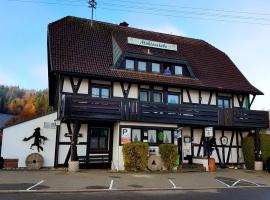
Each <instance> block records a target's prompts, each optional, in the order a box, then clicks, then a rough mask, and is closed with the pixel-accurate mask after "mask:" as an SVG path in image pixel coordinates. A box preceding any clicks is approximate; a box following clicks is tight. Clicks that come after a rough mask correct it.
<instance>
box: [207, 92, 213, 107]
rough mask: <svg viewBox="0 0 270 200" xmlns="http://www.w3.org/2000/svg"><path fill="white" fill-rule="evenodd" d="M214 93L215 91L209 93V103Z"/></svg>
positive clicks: (209, 103)
mask: <svg viewBox="0 0 270 200" xmlns="http://www.w3.org/2000/svg"><path fill="white" fill-rule="evenodd" d="M213 93H214V92H213V91H211V92H210V94H209V99H208V105H211V102H212V96H213Z"/></svg>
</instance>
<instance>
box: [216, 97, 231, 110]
mask: <svg viewBox="0 0 270 200" xmlns="http://www.w3.org/2000/svg"><path fill="white" fill-rule="evenodd" d="M217 106H218V107H219V108H230V98H228V97H218V99H217Z"/></svg>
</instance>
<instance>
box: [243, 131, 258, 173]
mask: <svg viewBox="0 0 270 200" xmlns="http://www.w3.org/2000/svg"><path fill="white" fill-rule="evenodd" d="M242 151H243V155H244V160H245V164H246V168H247V169H254V161H255V153H254V152H255V147H254V138H253V137H252V136H248V137H245V138H243V140H242Z"/></svg>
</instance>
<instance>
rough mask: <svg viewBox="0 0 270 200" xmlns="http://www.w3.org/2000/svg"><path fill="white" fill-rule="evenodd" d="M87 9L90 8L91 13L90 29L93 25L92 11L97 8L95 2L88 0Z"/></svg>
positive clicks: (94, 0)
mask: <svg viewBox="0 0 270 200" xmlns="http://www.w3.org/2000/svg"><path fill="white" fill-rule="evenodd" d="M88 7H89V8H91V11H92V13H91V27H92V25H93V15H94V9H96V8H97V2H96V0H89V1H88Z"/></svg>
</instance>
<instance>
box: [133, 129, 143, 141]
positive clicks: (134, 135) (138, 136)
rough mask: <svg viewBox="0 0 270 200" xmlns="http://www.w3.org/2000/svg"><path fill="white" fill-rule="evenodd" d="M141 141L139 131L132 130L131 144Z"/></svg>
mask: <svg viewBox="0 0 270 200" xmlns="http://www.w3.org/2000/svg"><path fill="white" fill-rule="evenodd" d="M140 141H141V129H132V142H140Z"/></svg>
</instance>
